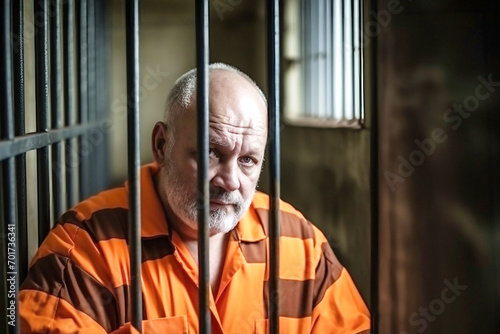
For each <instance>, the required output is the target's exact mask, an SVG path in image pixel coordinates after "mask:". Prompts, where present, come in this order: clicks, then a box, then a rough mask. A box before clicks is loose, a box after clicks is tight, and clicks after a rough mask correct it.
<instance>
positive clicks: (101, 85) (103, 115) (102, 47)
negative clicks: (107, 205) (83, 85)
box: [96, 1, 110, 189]
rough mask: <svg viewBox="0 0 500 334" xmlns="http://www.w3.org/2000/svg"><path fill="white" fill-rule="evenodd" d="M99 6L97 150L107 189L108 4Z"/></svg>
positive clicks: (100, 176)
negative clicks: (99, 123)
mask: <svg viewBox="0 0 500 334" xmlns="http://www.w3.org/2000/svg"><path fill="white" fill-rule="evenodd" d="M97 4H98V6H97V7H96V24H97V26H96V31H97V32H98V33H96V51H97V54H96V73H97V77H96V91H97V96H96V101H97V108H96V110H97V113H98V114H97V119H98V120H99V121H101V124H103V125H104V127H103V129H104V130H103V131H102V132H101V134H102V142H100V145H101V148H100V149H98V150H97V152H98V155H99V157H98V159H97V161H98V162H99V163H98V169H99V171H100V173H99V183H98V184H99V185H100V186H99V189H103V188H105V187H106V185H107V184H106V182H107V180H108V175H107V174H108V164H107V160H106V157H107V154H106V152H107V148H108V145H107V136H108V133H107V129H109V127H108V126H109V125H110V120H109V118H108V117H109V112H108V107H107V98H106V97H107V75H106V73H107V71H106V56H107V53H106V50H107V48H106V40H105V38H106V23H105V22H106V20H105V19H106V17H105V13H106V8H107V7H106V2H104V1H98V2H97Z"/></svg>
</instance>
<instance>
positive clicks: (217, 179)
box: [212, 161, 240, 192]
mask: <svg viewBox="0 0 500 334" xmlns="http://www.w3.org/2000/svg"><path fill="white" fill-rule="evenodd" d="M216 168H217V170H216V173H215V176H214V177H213V178H212V184H213V185H214V186H217V187H220V188H223V189H225V190H226V191H228V192H231V191H235V190H237V189H239V188H240V181H239V179H238V163H237V162H236V161H226V162H224V163H220V164H218V165H217V167H216Z"/></svg>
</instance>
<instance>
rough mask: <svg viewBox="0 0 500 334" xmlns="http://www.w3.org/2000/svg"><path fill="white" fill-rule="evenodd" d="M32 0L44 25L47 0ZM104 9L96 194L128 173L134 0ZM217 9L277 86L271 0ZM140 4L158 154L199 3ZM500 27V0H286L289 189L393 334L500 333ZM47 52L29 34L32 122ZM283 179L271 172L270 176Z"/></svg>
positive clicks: (256, 75) (231, 43)
mask: <svg viewBox="0 0 500 334" xmlns="http://www.w3.org/2000/svg"><path fill="white" fill-rule="evenodd" d="M24 4H25V14H24V16H25V20H26V22H28V23H29V22H34V9H33V2H30V1H25V2H24ZM103 8H104V15H103V16H102V18H103V20H105V25H104V28H103V29H102V30H100V31H98V34H104V36H105V37H104V40H105V41H106V43H105V44H104V45H105V50H102V51H103V54H104V55H105V60H106V62H105V64H106V66H104V67H103V69H104V71H105V73H104V74H105V75H104V77H103V78H105V85H104V87H105V88H106V99H104V100H103V101H105V102H104V103H103V104H100V105H98V106H97V107H98V111H97V112H98V113H100V114H102V115H104V116H103V117H104V118H106V119H107V120H109V126H108V127H106V128H105V132H104V134H105V136H106V140H105V141H102V142H99V144H98V145H96V146H95V147H94V149H95V150H100V151H102V152H105V153H104V154H105V155H106V157H107V163H106V164H105V167H103V168H102V169H105V170H103V171H102V172H103V173H104V175H107V177H106V178H105V182H104V183H102V184H99V186H96V187H94V188H93V189H91V190H90V191H88V193H82V192H80V197H86V196H88V195H90V194H92V193H94V192H96V191H99V190H101V189H103V188H108V187H111V186H116V185H120V184H122V183H123V182H124V180H125V179H126V176H127V170H126V168H127V163H126V161H127V144H126V143H127V135H126V106H127V98H126V54H125V10H124V1H121V0H112V1H109V2H108V1H107V2H105V6H103ZM210 9H211V33H210V34H211V35H210V37H211V40H210V60H211V62H219V61H220V62H225V63H228V64H230V65H233V66H236V67H238V68H239V69H241V70H242V71H244V72H245V73H247V74H248V75H249V76H250V77H252V78H253V79H254V80H255V81H256V82H257V84H258V85H259V86H260V87H261V88H262V89H263V91H264V92H267V81H266V80H267V79H266V78H267V75H266V36H265V31H266V28H265V24H266V17H265V15H266V13H265V1H264V0H252V1H251V0H217V1H211V7H210ZM140 17H141V30H140V38H141V40H140V58H141V60H140V61H141V68H140V70H141V72H140V73H141V74H140V82H141V88H140V103H141V150H142V162H143V163H147V162H150V161H152V154H151V130H152V128H153V125H154V124H155V122H157V121H159V120H161V119H162V118H163V113H164V104H165V101H166V97H167V94H168V92H169V90H170V88H171V87H172V86H173V83H174V81H175V80H176V79H177V78H178V77H179V76H180V75H181V74H183V73H184V72H186V71H188V70H189V69H191V68H193V67H195V18H194V1H185V0H167V1H163V0H162V1H160V0H144V1H142V2H141V16H140ZM499 31H500V2H499V1H493V0H491V1H487V0H479V1H475V2H472V1H465V0H373V1H371V2H367V1H349V0H342V1H341V0H324V1H323V0H307V1H306V0H283V13H282V40H283V49H282V54H283V57H282V81H283V88H282V96H283V101H282V105H283V108H282V120H281V125H282V126H281V130H282V134H281V135H282V156H281V164H282V180H281V193H282V198H283V199H284V200H286V201H288V202H290V203H291V204H292V205H294V206H295V207H296V208H297V209H299V210H300V211H302V212H303V213H304V215H305V216H306V217H307V218H308V219H309V220H310V221H311V222H313V223H314V224H315V225H317V226H318V227H319V228H320V229H321V230H322V231H323V232H324V233H325V235H326V236H327V238H328V240H329V241H330V243H331V245H332V247H333V249H334V251H335V252H336V254H337V255H338V257H339V259H340V260H341V262H342V263H343V264H344V265H345V266H346V267H347V268H348V270H349V272H350V273H351V275H352V277H353V279H354V281H355V283H356V285H357V286H358V288H359V290H360V292H361V294H362V296H363V298H364V299H365V301H366V302H367V304H368V305H370V308H371V310H372V313H373V317H374V318H375V319H376V323H377V329H378V332H380V333H394V334H404V333H464V334H465V333H492V334H493V333H497V334H498V333H500V196H499V187H500V181H499V172H498V171H499V170H500V131H499V126H500V115H499V112H500V34H499V33H498V32H499ZM33 49H34V47H33V40H32V38H31V39H30V38H29V35H26V44H25V61H26V65H25V77H26V87H25V94H26V132H32V131H35V112H34V110H35V87H34V85H35V84H34V81H35V80H34V57H35V56H34V51H33ZM52 89H54V88H52ZM75 103H76V102H75ZM34 153H35V152H33V151H31V152H28V153H27V155H26V158H27V172H28V175H27V178H28V195H27V203H28V206H27V211H28V224H29V226H31V228H29V229H28V234H29V235H28V237H29V256H30V257H31V256H32V255H33V254H34V252H35V251H36V248H37V244H38V243H37V240H36V238H37V237H36V236H37V227H36V222H37V221H38V217H37V214H38V213H37V194H36V178H37V174H36V168H37V163H36V159H35V156H34ZM66 163H68V161H66ZM51 178H52V176H51ZM65 182H69V181H68V180H67V181H65ZM268 183H269V177H268V173H267V168H265V169H264V173H263V176H262V178H261V182H260V185H259V187H260V189H261V190H263V191H266V190H267V189H268ZM75 191H78V189H76V190H75ZM53 197H54V195H53V194H50V198H51V202H52V201H53ZM66 204H67V206H70V204H71V203H69V202H67V203H66ZM53 214H54V216H57V212H53ZM2 299H3V298H2ZM0 324H1V323H0Z"/></svg>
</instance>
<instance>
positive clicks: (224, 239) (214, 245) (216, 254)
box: [181, 232, 231, 297]
mask: <svg viewBox="0 0 500 334" xmlns="http://www.w3.org/2000/svg"><path fill="white" fill-rule="evenodd" d="M230 234H231V232H229V233H219V234H215V235H213V236H211V237H210V239H209V245H208V256H209V258H208V260H209V268H210V269H209V272H210V273H209V274H210V286H211V287H212V292H213V294H214V297H215V295H216V294H217V290H218V288H219V283H220V279H221V276H222V271H223V269H224V260H225V258H226V250H227V243H228V241H229V238H230ZM181 238H182V237H181ZM183 241H184V243H185V245H186V247H187V249H188V250H189V253H190V254H191V256H192V257H193V259H194V260H195V262H196V264H198V240H196V239H188V240H183Z"/></svg>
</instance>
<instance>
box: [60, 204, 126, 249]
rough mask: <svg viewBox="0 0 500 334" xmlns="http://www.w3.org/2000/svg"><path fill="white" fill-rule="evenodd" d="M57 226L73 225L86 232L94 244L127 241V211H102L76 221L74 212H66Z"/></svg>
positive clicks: (122, 209)
mask: <svg viewBox="0 0 500 334" xmlns="http://www.w3.org/2000/svg"><path fill="white" fill-rule="evenodd" d="M59 224H74V225H77V226H78V227H80V228H82V229H84V230H86V231H87V232H88V233H89V234H90V236H91V237H92V239H93V240H94V241H95V242H99V241H102V240H108V239H112V238H116V239H127V237H128V227H127V226H128V209H125V208H111V209H102V210H98V211H95V212H94V213H92V215H91V216H90V218H89V219H87V220H84V221H81V220H79V219H77V217H76V213H75V212H74V211H68V212H67V213H65V214H64V215H63V216H61V218H60V219H59Z"/></svg>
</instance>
